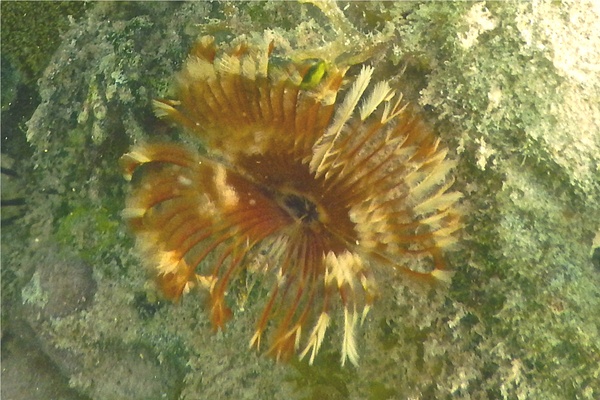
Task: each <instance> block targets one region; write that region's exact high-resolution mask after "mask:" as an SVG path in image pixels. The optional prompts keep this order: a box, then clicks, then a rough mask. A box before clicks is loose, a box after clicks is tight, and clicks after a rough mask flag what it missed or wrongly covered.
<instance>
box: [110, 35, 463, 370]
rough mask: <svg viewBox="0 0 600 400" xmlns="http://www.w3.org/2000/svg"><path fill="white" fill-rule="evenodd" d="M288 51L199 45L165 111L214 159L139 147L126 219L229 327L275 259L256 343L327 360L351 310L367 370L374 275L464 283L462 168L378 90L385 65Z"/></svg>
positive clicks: (164, 280)
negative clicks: (362, 334)
mask: <svg viewBox="0 0 600 400" xmlns="http://www.w3.org/2000/svg"><path fill="white" fill-rule="evenodd" d="M273 51H274V45H273V42H272V41H269V40H268V39H266V38H265V39H264V40H263V41H262V43H250V42H249V41H247V40H244V39H239V40H237V41H236V42H235V43H233V44H232V45H230V46H229V47H227V46H224V48H222V49H219V48H218V47H217V46H216V45H215V41H214V39H213V38H212V37H204V38H202V39H201V40H200V41H199V42H198V43H197V45H196V46H195V47H194V48H193V49H192V51H191V54H190V56H189V57H188V60H187V61H186V63H185V65H184V67H183V69H182V71H181V72H180V73H179V74H178V75H177V77H176V84H177V88H176V95H175V99H170V100H166V99H163V100H155V101H154V102H153V106H154V110H155V113H156V115H157V116H159V117H160V118H164V119H166V120H168V121H171V122H173V123H175V124H176V125H179V126H181V127H183V128H185V129H186V130H187V131H188V132H189V133H190V134H192V135H195V136H197V137H198V138H200V139H201V140H202V141H203V143H204V145H205V147H206V149H207V152H206V153H203V154H200V153H199V152H198V151H196V150H194V149H191V148H188V147H186V146H183V145H180V144H175V143H147V144H141V145H137V146H135V147H134V148H133V149H132V150H131V151H130V152H129V153H127V154H125V155H124V156H123V158H122V160H121V162H122V165H123V170H124V175H125V177H126V178H127V179H132V178H133V184H132V190H131V192H130V194H129V196H128V198H127V202H126V208H125V210H124V212H123V216H124V217H125V218H126V219H127V220H128V221H129V224H130V226H131V228H132V230H133V231H134V232H135V235H136V238H137V246H138V248H139V250H140V252H141V253H142V254H143V255H144V257H145V258H146V259H147V260H148V261H149V264H150V265H151V267H152V270H153V273H154V275H155V277H156V280H157V283H158V286H159V287H160V289H161V290H162V292H163V294H164V295H165V296H166V297H168V298H170V299H172V300H177V299H179V298H180V297H181V296H182V295H183V294H185V293H187V292H188V291H190V290H191V289H193V288H194V287H198V286H199V287H201V288H204V290H206V291H208V293H209V296H208V297H209V304H208V309H209V314H210V318H211V320H212V323H213V326H214V327H215V328H223V327H224V325H225V323H226V322H227V320H228V319H229V318H231V315H232V312H231V310H230V308H229V307H228V306H227V297H226V291H227V288H228V286H229V283H230V281H231V280H232V279H234V278H235V277H236V276H237V275H238V274H239V272H240V271H241V270H242V269H244V268H247V267H248V266H249V265H252V264H253V263H256V262H260V263H261V264H262V268H260V270H261V271H263V272H264V273H265V274H266V276H267V280H268V278H269V277H270V278H271V279H272V288H271V293H270V295H269V297H268V299H267V300H266V303H265V306H264V309H263V312H262V314H261V315H260V316H258V318H257V322H256V330H255V332H254V335H253V337H252V338H251V341H250V345H251V346H252V347H256V348H259V347H261V345H262V343H263V340H262V339H263V335H264V334H265V332H267V331H270V332H271V334H270V335H271V338H270V340H268V347H267V352H268V353H270V354H271V355H273V356H274V357H275V358H277V359H285V358H288V357H289V356H290V355H292V354H294V353H297V354H298V355H299V357H300V358H303V357H306V356H309V362H310V363H312V362H313V361H314V359H315V356H316V355H317V353H318V352H319V349H320V348H321V346H322V344H323V341H324V338H325V334H326V331H327V329H328V327H329V325H330V324H331V321H332V319H333V318H335V317H336V310H337V309H339V307H341V309H342V311H343V321H344V323H343V325H342V326H343V330H344V337H343V341H342V346H341V348H342V351H341V354H342V360H341V362H342V364H344V363H345V362H346V360H349V361H350V362H351V363H353V364H357V363H358V358H359V355H358V349H357V347H358V346H357V342H356V338H355V332H356V329H357V325H358V323H359V321H363V320H364V319H365V316H366V314H367V312H368V310H369V309H370V308H371V306H372V304H373V303H374V301H375V300H376V298H377V297H378V290H377V283H376V281H375V278H374V273H373V271H374V270H375V269H381V270H384V271H389V273H390V274H401V275H403V276H406V277H409V278H416V279H422V280H427V281H438V280H439V281H443V282H447V281H449V279H450V277H451V273H449V272H448V271H446V269H445V263H444V261H443V259H442V251H443V250H444V249H446V248H448V247H450V246H451V245H452V244H454V243H455V241H456V235H455V232H456V231H457V230H458V229H459V226H460V224H459V213H458V212H457V210H456V207H455V204H456V202H457V201H458V199H459V198H460V194H459V193H457V192H452V191H450V187H451V185H452V183H453V179H452V177H451V176H450V174H449V172H450V170H451V169H452V168H453V167H454V165H455V163H454V162H453V161H450V160H448V159H447V158H446V156H447V153H448V150H447V149H446V148H444V147H443V146H441V145H440V141H439V139H437V138H436V137H435V136H434V135H433V134H432V132H431V131H430V130H429V129H428V128H427V127H426V126H425V124H424V123H423V122H422V120H421V119H420V118H419V117H418V116H417V115H416V114H414V113H413V112H412V111H411V110H410V109H409V108H407V107H406V104H405V103H404V102H403V101H402V96H401V94H397V93H396V90H394V89H393V88H392V87H391V85H390V84H389V83H388V82H386V81H382V82H378V83H375V84H373V83H372V80H373V78H372V77H373V73H374V68H373V67H371V66H363V67H362V69H361V70H360V72H359V73H358V74H357V75H356V76H355V77H353V78H349V79H347V78H346V77H345V75H346V72H347V70H348V66H343V65H336V63H332V62H329V61H325V60H321V59H309V60H293V58H290V59H286V58H282V57H275V56H274V55H273ZM346 80H347V81H348V82H346ZM340 93H341V95H340ZM338 97H341V99H339V98H338ZM259 254H260V257H259V256H258V255H259Z"/></svg>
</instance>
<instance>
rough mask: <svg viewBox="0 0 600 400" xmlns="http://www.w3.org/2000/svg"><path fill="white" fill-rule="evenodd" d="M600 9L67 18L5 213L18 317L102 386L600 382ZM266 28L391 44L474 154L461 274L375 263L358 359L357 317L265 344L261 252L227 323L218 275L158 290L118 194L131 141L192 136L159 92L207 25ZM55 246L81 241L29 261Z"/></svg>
mask: <svg viewBox="0 0 600 400" xmlns="http://www.w3.org/2000/svg"><path fill="white" fill-rule="evenodd" d="M599 23H600V10H598V8H597V7H596V6H595V5H593V4H592V3H579V2H574V3H555V2H540V3H523V2H514V3H511V2H478V3H468V2H467V3H463V2H457V3H452V2H444V3H436V2H434V3H431V2H423V3H416V2H410V3H401V2H368V3H366V2H365V3H360V2H358V3H355V2H350V3H343V4H342V3H340V4H336V3H334V2H300V3H288V2H285V3H279V2H264V3H255V2H248V3H237V2H211V3H204V2H192V3H114V4H108V3H107V4H104V3H98V4H96V5H95V6H94V7H91V8H90V9H88V10H87V11H86V14H85V17H83V18H81V19H80V20H79V21H78V22H76V23H74V24H73V25H72V26H71V27H70V28H69V30H68V31H66V32H64V34H63V36H62V37H61V42H60V46H59V47H58V49H57V51H56V53H55V54H54V56H53V58H52V60H51V61H50V63H49V65H48V67H47V68H46V70H45V72H44V75H43V77H42V78H41V80H40V81H39V95H40V98H41V102H40V104H39V106H38V107H37V109H36V111H35V113H34V115H33V116H32V117H31V119H30V120H29V122H28V124H27V126H26V132H25V136H26V138H27V140H28V143H29V145H30V146H31V149H32V152H33V155H32V156H31V158H29V159H26V158H23V159H18V158H17V161H18V162H19V163H20V164H21V166H22V167H23V168H21V169H24V170H26V171H28V172H27V176H25V179H23V180H22V181H23V182H24V183H23V187H22V188H21V190H20V193H26V199H27V209H26V212H25V213H24V215H23V216H22V217H20V219H19V223H18V224H13V226H12V227H10V229H6V230H5V229H4V227H3V232H2V245H3V251H2V274H3V282H2V285H3V291H2V296H3V322H4V321H5V320H6V321H8V324H3V335H6V334H9V333H10V332H11V330H12V331H16V330H17V325H16V323H12V322H10V321H15V320H19V321H23V320H25V321H28V322H27V323H28V324H31V325H33V326H34V328H35V334H36V335H37V338H39V339H40V340H41V342H43V345H40V344H39V343H38V344H36V345H35V346H38V347H39V348H42V349H44V351H45V352H46V353H48V354H59V353H52V352H53V351H55V352H57V351H58V352H60V351H66V352H68V354H71V355H72V357H73V360H74V361H73V362H72V363H66V364H65V365H63V366H62V367H61V368H60V371H61V373H62V375H63V377H66V378H67V379H68V381H69V384H70V385H71V386H72V387H73V388H74V389H75V390H77V391H78V392H79V393H81V394H82V395H84V396H88V397H89V398H94V399H105V398H109V397H107V396H108V394H109V393H116V394H118V395H119V396H121V397H119V398H123V399H126V398H129V399H137V398H155V397H154V396H163V395H164V396H165V397H164V398H185V399H195V398H203V396H204V395H206V394H210V395H211V396H213V397H214V398H218V396H219V395H221V398H244V397H243V396H246V398H298V399H300V398H324V397H328V398H355V399H360V398H371V399H387V398H437V399H444V398H453V399H454V398H461V399H467V398H506V399H512V398H545V399H564V398H578V399H595V398H598V397H599V396H600V384H599V383H598V382H599V381H598V376H599V374H600V356H599V354H600V345H599V343H600V315H599V313H598V312H597V310H599V309H600V304H599V303H600V271H599V269H598V267H597V266H594V265H595V264H594V260H595V259H597V258H594V257H595V256H594V254H595V253H594V251H595V249H596V248H597V247H598V241H597V239H596V241H594V237H597V235H598V232H599V231H600V222H599V221H600V171H599V164H600V158H599V157H600V156H599V155H600V109H599V106H598V105H599V104H600V76H599V75H600V74H599V72H598V65H600V54H599V49H600V43H598V41H599V39H598V35H597V34H594V33H595V32H596V31H595V29H597V28H596V27H597V25H598V24H599ZM265 30H270V32H272V35H275V36H277V37H278V38H281V40H280V41H279V42H278V43H289V51H290V54H293V55H294V56H297V57H305V58H309V59H315V58H316V59H326V58H327V57H326V56H324V54H329V55H331V54H335V55H339V57H341V59H343V60H344V61H345V62H348V63H350V64H356V69H357V71H356V72H353V71H352V70H350V71H349V73H350V74H352V73H355V74H356V73H358V71H359V70H360V65H361V64H363V63H366V64H372V65H375V66H377V70H378V71H380V72H379V74H380V76H377V77H376V78H377V79H391V81H392V82H393V83H394V84H396V85H398V87H399V88H400V90H401V91H403V92H404V94H405V98H406V99H408V100H409V101H410V102H411V103H413V105H419V106H420V107H422V109H423V115H424V117H425V118H426V119H427V120H428V121H429V123H430V124H431V125H432V126H433V127H434V128H435V130H436V131H437V134H438V136H440V138H441V140H442V141H443V142H444V143H445V144H446V145H447V146H448V147H449V148H450V149H451V154H452V157H453V158H454V159H456V160H458V165H457V169H456V172H455V175H456V177H457V180H456V183H455V188H456V190H460V191H461V192H462V193H463V194H464V200H463V202H462V209H463V225H464V227H463V233H462V238H461V240H460V244H459V248H458V249H457V250H456V251H454V252H452V253H451V254H449V255H448V256H447V261H448V264H449V265H450V267H451V268H452V269H453V270H454V272H455V273H454V277H453V281H452V284H451V285H450V286H449V287H448V288H446V289H436V290H433V291H430V290H428V289H427V288H425V289H424V288H421V287H419V286H418V285H412V284H409V283H406V282H404V281H402V280H401V279H397V278H394V277H393V276H389V275H386V273H385V272H381V271H380V272H378V274H379V276H378V278H379V279H380V281H381V282H385V283H384V284H382V285H381V286H382V288H381V297H380V299H379V300H378V301H377V302H376V305H375V307H373V309H372V310H371V312H370V313H369V315H368V317H367V320H366V321H365V324H364V325H363V326H362V327H361V328H360V329H359V332H358V334H357V337H356V340H357V342H358V343H359V346H360V348H361V358H360V360H359V365H358V367H356V368H355V367H348V366H345V367H343V368H342V367H341V366H340V365H339V358H340V354H339V351H338V350H336V349H338V348H339V345H338V343H339V341H341V340H342V334H341V332H342V331H343V326H342V327H340V326H334V327H333V329H332V330H331V332H329V333H328V335H326V337H325V339H324V342H323V349H322V350H321V353H320V354H319V356H318V357H316V359H315V362H314V365H313V366H309V365H308V364H307V363H306V362H300V361H292V362H290V363H288V364H274V362H273V361H272V360H270V359H267V358H265V357H261V356H260V355H257V354H256V353H255V352H253V351H249V350H248V349H247V347H248V337H249V336H251V332H252V331H253V329H254V327H255V324H256V321H255V317H254V316H255V315H256V314H257V313H259V310H260V307H261V305H262V304H263V303H262V302H264V301H265V299H267V298H268V293H267V292H266V290H262V289H260V285H257V284H256V281H257V279H258V278H257V277H256V276H255V275H253V274H252V273H249V274H248V276H246V277H244V278H245V279H243V280H241V281H240V282H239V284H238V285H239V286H238V287H237V288H236V294H237V295H238V297H237V298H236V299H235V301H234V304H232V309H233V312H234V317H233V319H232V320H231V322H230V323H229V325H228V326H227V329H226V330H225V331H224V332H219V333H217V334H213V333H212V332H211V328H210V323H209V321H208V319H207V317H206V316H205V315H204V313H203V312H202V309H203V308H204V299H203V297H202V295H201V294H199V293H193V294H192V295H190V296H186V298H185V299H184V301H183V302H181V303H180V304H172V303H169V302H164V301H163V300H160V299H158V298H157V297H156V292H155V291H154V290H153V288H152V285H150V284H148V282H147V275H146V271H145V270H144V268H143V267H142V265H143V263H142V262H141V261H140V260H139V259H138V258H137V256H136V255H135V254H134V253H133V251H132V247H133V240H132V239H131V237H130V234H129V232H128V231H127V229H126V227H125V225H124V224H123V222H122V219H121V216H120V213H121V210H122V209H123V207H124V204H123V202H124V198H125V191H126V183H125V181H124V180H123V179H122V177H121V171H120V169H119V165H118V159H119V157H121V155H122V154H123V153H125V152H126V151H127V150H128V149H129V147H130V145H131V144H133V143H137V142H140V141H158V140H160V139H165V138H168V139H169V140H186V139H184V135H181V136H180V135H179V133H180V132H178V131H177V130H176V129H173V128H172V127H170V126H169V125H167V124H164V123H161V122H160V121H159V120H158V119H157V118H156V117H155V116H154V115H153V113H152V109H151V101H152V99H154V98H166V97H168V94H169V86H170V85H171V82H172V76H173V74H174V73H175V71H177V70H179V69H180V67H181V65H182V63H183V61H184V60H185V57H186V55H187V53H188V51H189V49H190V48H191V47H192V45H193V43H194V42H195V41H196V39H197V38H198V37H199V36H201V35H206V34H210V35H213V36H215V37H217V38H219V39H220V40H226V41H227V40H233V38H235V37H237V36H240V35H243V34H245V35H247V37H252V35H262V34H263V32H264V31H265ZM292 49H302V51H296V52H293V51H292ZM188 144H189V145H190V146H198V144H197V143H193V142H192V141H188ZM13 158H15V157H14V155H13ZM52 246H58V247H59V249H62V250H67V251H64V252H63V251H62V250H61V251H58V254H71V255H73V258H69V259H70V260H71V261H73V260H75V261H73V262H72V263H69V264H68V265H65V266H60V265H58V264H56V263H54V264H50V263H48V264H47V265H45V264H44V263H43V262H38V263H32V262H31V261H32V260H40V259H41V260H42V261H43V259H44V257H41V256H40V255H43V254H47V253H48V250H47V249H49V248H51V247H52ZM42 248H43V249H44V251H42V250H41V249H42ZM48 260H50V258H49V259H48ZM55 260H56V259H55ZM54 262H55V261H54ZM66 267H69V268H76V270H75V271H73V270H70V269H68V268H66ZM65 268H66V269H65ZM69 271H71V272H69ZM64 273H66V274H67V275H68V274H69V273H73V278H77V280H80V282H82V283H81V284H77V285H76V287H70V286H69V285H71V284H73V285H74V284H75V283H74V282H76V281H77V280H76V279H74V280H73V282H71V283H69V284H66V283H65V282H66V281H63V280H62V277H59V276H57V275H60V274H64ZM78 290H80V292H78ZM62 291H67V292H68V293H64V294H65V295H64V297H63V296H62V295H60V296H59V297H58V298H53V297H52V296H53V293H63V292H62ZM88 293H90V294H91V295H88ZM84 297H85V300H82V299H83V298H84ZM23 303H25V304H23ZM17 305H18V306H17ZM21 306H23V307H21ZM32 307H37V308H32ZM33 309H37V310H41V311H40V312H41V314H40V319H39V320H38V322H39V321H42V319H43V323H38V324H36V323H35V320H34V319H33V318H32V316H33V314H32V313H31V310H33ZM9 314H10V316H11V318H9V319H7V318H6V315H9ZM11 325H12V327H11ZM36 340H38V339H36ZM3 343H4V342H3ZM3 354H4V352H3ZM50 359H51V360H52V357H50ZM3 364H4V359H3ZM7 365H10V363H8V364H7ZM13 365H14V364H13ZM10 376H14V375H10V374H8V373H6V375H5V372H3V386H4V379H5V378H7V377H10ZM102 376H104V377H102ZM119 377H122V378H123V379H122V380H119V379H118V378H119ZM113 378H114V379H113ZM136 381H137V382H138V383H146V384H147V386H146V387H145V388H140V387H138V386H136V385H137V384H135V382H136Z"/></svg>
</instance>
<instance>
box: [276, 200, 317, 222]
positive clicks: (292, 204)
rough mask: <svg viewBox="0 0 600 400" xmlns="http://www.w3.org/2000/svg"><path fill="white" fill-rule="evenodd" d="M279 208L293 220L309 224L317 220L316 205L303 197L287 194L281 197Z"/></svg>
mask: <svg viewBox="0 0 600 400" xmlns="http://www.w3.org/2000/svg"><path fill="white" fill-rule="evenodd" d="M281 206H282V207H283V208H284V209H285V210H286V211H287V212H288V213H289V214H290V216H292V217H293V218H294V219H296V220H298V221H300V222H302V223H304V224H310V223H312V222H315V221H318V220H319V210H318V209H317V205H316V204H315V203H313V202H312V201H311V200H309V199H307V198H306V197H304V196H301V195H297V194H292V193H287V194H284V195H282V197H281Z"/></svg>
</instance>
